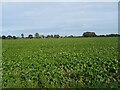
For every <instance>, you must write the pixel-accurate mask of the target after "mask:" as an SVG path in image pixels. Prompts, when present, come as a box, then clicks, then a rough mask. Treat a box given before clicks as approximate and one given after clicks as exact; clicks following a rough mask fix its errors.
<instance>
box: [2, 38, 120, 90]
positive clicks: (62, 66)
mask: <svg viewBox="0 0 120 90" xmlns="http://www.w3.org/2000/svg"><path fill="white" fill-rule="evenodd" d="M118 50H119V48H118V38H117V37H95V38H59V39H55V38H53V39H52V38H48V39H16V40H13V39H10V40H8V39H6V40H3V41H2V56H3V58H2V67H3V71H2V74H3V76H2V86H3V87H4V88H13V87H14V88H71V87H74V88H76V87H97V88H99V87H119V85H120V81H119V80H120V72H119V67H118V63H119V62H118V60H120V59H119V58H118Z"/></svg>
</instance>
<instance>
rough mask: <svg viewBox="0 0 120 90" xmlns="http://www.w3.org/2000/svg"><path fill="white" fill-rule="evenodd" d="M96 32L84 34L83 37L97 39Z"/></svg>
mask: <svg viewBox="0 0 120 90" xmlns="http://www.w3.org/2000/svg"><path fill="white" fill-rule="evenodd" d="M95 36H96V34H95V32H84V33H83V37H95Z"/></svg>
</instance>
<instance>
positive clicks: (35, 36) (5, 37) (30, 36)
mask: <svg viewBox="0 0 120 90" xmlns="http://www.w3.org/2000/svg"><path fill="white" fill-rule="evenodd" d="M117 36H120V34H106V35H96V33H95V32H84V33H83V35H82V36H74V35H70V36H60V35H58V34H56V35H46V36H44V35H40V34H39V33H35V34H34V35H32V34H29V35H28V36H27V37H25V36H24V34H23V33H22V34H21V37H17V36H12V35H8V36H5V35H2V36H1V37H0V38H2V39H18V38H29V39H32V38H81V37H117Z"/></svg>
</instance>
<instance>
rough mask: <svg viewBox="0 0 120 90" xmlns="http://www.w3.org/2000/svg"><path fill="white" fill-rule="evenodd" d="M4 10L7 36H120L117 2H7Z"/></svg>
mask: <svg viewBox="0 0 120 90" xmlns="http://www.w3.org/2000/svg"><path fill="white" fill-rule="evenodd" d="M2 6H3V7H2V30H3V31H2V34H4V35H9V34H10V35H17V36H20V34H21V33H24V34H25V35H28V34H34V33H35V32H38V33H40V34H44V35H47V34H60V35H82V33H83V32H85V31H94V32H96V34H110V33H118V3H117V2H106V3H105V2H101V3H100V2H67V3H65V2H58V3H55V2H31V3H30V2H26V3H25V2H9V3H8V2H6V3H3V4H2Z"/></svg>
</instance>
